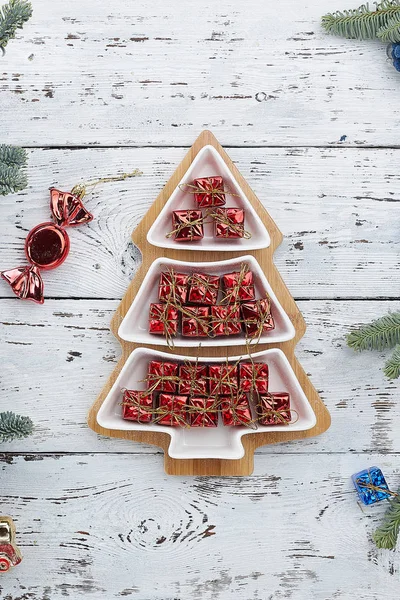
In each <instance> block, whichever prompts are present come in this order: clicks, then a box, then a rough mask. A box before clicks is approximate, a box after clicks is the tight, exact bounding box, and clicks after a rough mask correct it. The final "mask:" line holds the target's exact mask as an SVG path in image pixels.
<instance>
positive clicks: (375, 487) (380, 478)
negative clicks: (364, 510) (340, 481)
mask: <svg viewBox="0 0 400 600" xmlns="http://www.w3.org/2000/svg"><path fill="white" fill-rule="evenodd" d="M351 478H352V480H353V483H354V487H355V488H356V490H357V494H358V497H359V498H360V500H361V502H362V503H363V504H365V505H367V506H369V505H370V504H375V502H380V501H381V500H387V499H388V498H390V497H391V496H393V493H392V492H390V490H389V487H388V484H387V483H386V479H385V477H384V475H383V473H382V471H381V470H380V469H379V467H370V468H369V469H364V470H363V471H360V472H359V473H355V474H354V475H352V477H351ZM386 490H387V491H386Z"/></svg>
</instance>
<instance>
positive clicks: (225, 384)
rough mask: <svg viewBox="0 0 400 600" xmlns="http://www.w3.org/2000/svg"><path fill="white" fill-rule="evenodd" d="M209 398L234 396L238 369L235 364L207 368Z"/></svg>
mask: <svg viewBox="0 0 400 600" xmlns="http://www.w3.org/2000/svg"><path fill="white" fill-rule="evenodd" d="M209 380H210V394H211V396H213V395H217V396H228V395H229V396H232V395H234V396H236V394H237V393H238V368H237V365H236V364H233V365H232V364H229V363H226V364H223V365H215V364H211V365H210V366H209Z"/></svg>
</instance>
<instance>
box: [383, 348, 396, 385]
mask: <svg viewBox="0 0 400 600" xmlns="http://www.w3.org/2000/svg"><path fill="white" fill-rule="evenodd" d="M383 372H384V373H385V375H386V377H387V378H388V379H398V377H400V344H397V346H396V347H395V349H394V352H393V354H392V356H391V357H390V358H389V359H388V360H387V361H386V363H385V367H384V369H383Z"/></svg>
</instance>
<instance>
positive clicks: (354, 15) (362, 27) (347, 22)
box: [322, 0, 400, 40]
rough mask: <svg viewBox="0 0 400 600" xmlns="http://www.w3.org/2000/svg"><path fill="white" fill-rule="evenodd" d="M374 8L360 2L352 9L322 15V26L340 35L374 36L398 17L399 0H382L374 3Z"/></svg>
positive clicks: (364, 37) (399, 12) (399, 13)
mask: <svg viewBox="0 0 400 600" xmlns="http://www.w3.org/2000/svg"><path fill="white" fill-rule="evenodd" d="M374 4H375V10H370V8H369V5H368V4H362V5H361V6H360V7H359V8H356V9H353V10H344V11H337V12H335V13H329V14H327V15H325V16H323V17H322V27H323V28H324V29H325V30H326V31H327V32H328V33H332V34H336V35H341V36H342V37H346V38H351V39H358V40H366V39H371V38H375V37H377V35H378V31H379V30H381V29H384V28H386V26H387V24H388V23H389V21H390V20H391V19H394V18H396V17H397V18H400V0H383V1H382V2H380V3H376V2H375V3H374Z"/></svg>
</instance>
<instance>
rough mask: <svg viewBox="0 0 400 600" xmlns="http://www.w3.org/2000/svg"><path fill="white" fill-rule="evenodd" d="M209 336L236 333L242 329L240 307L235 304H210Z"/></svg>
mask: <svg viewBox="0 0 400 600" xmlns="http://www.w3.org/2000/svg"><path fill="white" fill-rule="evenodd" d="M210 320H211V323H210V326H211V334H210V335H211V336H220V335H237V334H238V333H241V331H242V324H241V320H240V309H239V306H238V305H237V304H230V305H228V306H211V317H210Z"/></svg>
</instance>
